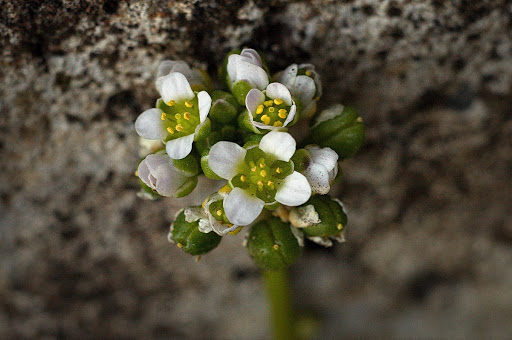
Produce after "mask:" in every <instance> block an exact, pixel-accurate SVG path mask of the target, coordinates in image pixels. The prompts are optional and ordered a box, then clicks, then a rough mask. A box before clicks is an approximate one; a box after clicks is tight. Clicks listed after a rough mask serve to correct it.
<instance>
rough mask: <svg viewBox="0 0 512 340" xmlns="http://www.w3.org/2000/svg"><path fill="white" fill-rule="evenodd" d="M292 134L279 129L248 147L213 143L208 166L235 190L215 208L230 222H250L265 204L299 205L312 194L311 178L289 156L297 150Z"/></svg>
mask: <svg viewBox="0 0 512 340" xmlns="http://www.w3.org/2000/svg"><path fill="white" fill-rule="evenodd" d="M295 148H296V142H295V140H294V139H293V137H292V136H291V135H290V134H288V133H286V132H280V131H271V132H270V133H268V134H266V135H265V136H263V138H262V139H261V141H260V144H259V145H258V146H255V147H252V148H249V149H245V148H242V147H241V146H239V145H238V144H235V143H232V142H225V141H221V142H218V143H216V144H215V145H213V146H212V148H211V150H210V154H209V160H208V162H209V166H210V169H211V170H212V171H214V172H215V173H216V174H217V175H218V176H220V177H222V178H224V179H227V180H228V184H229V186H230V187H231V188H232V190H231V191H230V192H229V194H228V195H227V196H226V197H225V198H224V200H223V201H222V205H218V207H216V209H217V210H218V211H219V213H220V215H219V216H222V215H224V214H225V216H226V219H227V220H228V221H229V223H232V224H234V225H240V226H245V225H248V224H250V223H252V222H254V220H255V219H256V218H257V217H258V216H259V214H260V213H261V211H262V209H263V207H265V206H267V207H273V206H275V205H276V204H279V203H281V204H284V205H287V206H297V205H301V204H303V203H304V202H306V201H307V200H308V199H309V197H310V196H311V187H310V186H309V183H308V180H307V179H306V177H305V176H304V175H302V174H301V173H299V172H297V171H294V166H293V162H291V161H290V158H291V157H292V155H293V154H294V153H295Z"/></svg>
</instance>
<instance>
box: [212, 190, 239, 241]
mask: <svg viewBox="0 0 512 340" xmlns="http://www.w3.org/2000/svg"><path fill="white" fill-rule="evenodd" d="M226 197H227V193H226V192H224V191H222V190H221V191H220V192H219V193H214V194H212V195H210V196H209V197H208V198H207V199H206V200H205V201H204V203H203V206H204V207H203V213H204V214H205V216H206V218H207V220H208V225H209V227H210V229H211V230H213V231H214V232H215V233H216V234H218V235H220V236H224V235H226V234H227V233H230V232H232V231H235V230H236V229H238V228H239V226H238V225H236V224H232V223H229V222H226V221H224V220H223V217H224V215H225V212H224V211H223V210H224V209H223V207H222V204H223V201H222V200H223V199H224V198H226Z"/></svg>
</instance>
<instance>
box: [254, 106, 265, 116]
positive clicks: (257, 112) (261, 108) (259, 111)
mask: <svg viewBox="0 0 512 340" xmlns="http://www.w3.org/2000/svg"><path fill="white" fill-rule="evenodd" d="M263 109H264V106H263V105H258V108H257V109H256V114H257V115H259V114H260V113H262V112H263Z"/></svg>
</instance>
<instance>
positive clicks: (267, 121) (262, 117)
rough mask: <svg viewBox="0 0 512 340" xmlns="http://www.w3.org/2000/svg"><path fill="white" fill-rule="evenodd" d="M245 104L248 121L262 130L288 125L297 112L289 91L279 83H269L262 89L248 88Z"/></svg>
mask: <svg viewBox="0 0 512 340" xmlns="http://www.w3.org/2000/svg"><path fill="white" fill-rule="evenodd" d="M245 106H246V107H247V111H248V112H249V114H248V118H249V120H250V123H251V124H252V125H253V126H254V127H256V128H258V129H263V130H276V129H280V128H284V127H286V126H288V125H289V124H290V123H291V122H293V120H294V118H295V114H296V112H297V106H296V105H295V101H294V100H293V99H292V96H291V94H290V91H289V90H288V89H287V88H286V86H284V85H283V84H280V83H271V84H269V85H268V86H267V88H266V89H265V90H264V91H260V90H258V89H252V90H250V91H249V93H247V97H246V98H245Z"/></svg>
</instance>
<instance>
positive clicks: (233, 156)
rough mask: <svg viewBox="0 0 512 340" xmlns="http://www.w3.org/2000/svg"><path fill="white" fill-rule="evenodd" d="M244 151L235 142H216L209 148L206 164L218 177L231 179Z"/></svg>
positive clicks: (242, 157)
mask: <svg viewBox="0 0 512 340" xmlns="http://www.w3.org/2000/svg"><path fill="white" fill-rule="evenodd" d="M246 152H247V151H246V150H245V149H244V148H242V147H241V146H240V145H238V144H236V143H232V142H224V141H222V142H218V143H216V144H215V145H214V146H212V148H211V149H210V153H209V156H208V165H209V166H210V169H212V171H213V172H215V173H216V174H217V175H219V176H220V177H222V178H224V179H231V178H233V176H235V175H236V174H237V173H238V166H239V165H240V162H242V161H243V160H244V157H245V154H246Z"/></svg>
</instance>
